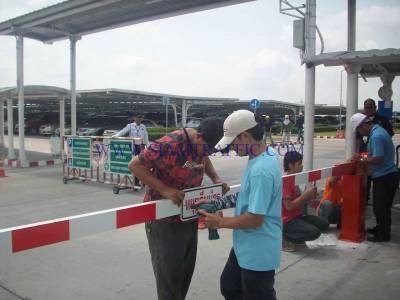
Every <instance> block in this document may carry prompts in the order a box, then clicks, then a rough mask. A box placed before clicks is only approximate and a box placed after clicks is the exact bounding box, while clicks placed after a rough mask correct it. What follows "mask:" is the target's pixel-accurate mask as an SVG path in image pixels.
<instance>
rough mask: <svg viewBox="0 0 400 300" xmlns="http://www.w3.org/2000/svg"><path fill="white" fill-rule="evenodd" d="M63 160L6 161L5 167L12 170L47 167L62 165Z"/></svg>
mask: <svg viewBox="0 0 400 300" xmlns="http://www.w3.org/2000/svg"><path fill="white" fill-rule="evenodd" d="M61 163H62V160H61V159H60V158H56V159H48V160H27V161H25V162H24V163H23V162H22V161H20V160H17V159H5V160H4V165H5V166H7V167H10V168H32V167H46V166H54V165H61Z"/></svg>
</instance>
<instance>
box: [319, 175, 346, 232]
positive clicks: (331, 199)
mask: <svg viewBox="0 0 400 300" xmlns="http://www.w3.org/2000/svg"><path fill="white" fill-rule="evenodd" d="M342 190H343V179H342V177H340V176H331V177H328V178H327V179H326V184H325V190H324V194H323V195H322V199H321V201H320V202H319V205H318V207H317V214H318V215H319V216H320V217H321V218H323V219H325V220H326V221H328V222H329V223H330V224H337V227H338V228H340V221H341V210H342V209H341V207H342V202H343V194H342Z"/></svg>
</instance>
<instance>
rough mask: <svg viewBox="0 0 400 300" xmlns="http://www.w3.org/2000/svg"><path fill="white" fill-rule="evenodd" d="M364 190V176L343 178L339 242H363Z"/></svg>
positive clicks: (346, 176)
mask: <svg viewBox="0 0 400 300" xmlns="http://www.w3.org/2000/svg"><path fill="white" fill-rule="evenodd" d="M365 190H366V177H365V175H344V176H343V203H342V227H341V232H340V235H339V239H340V240H343V241H349V242H356V243H361V242H362V241H364V240H365V236H366V232H365Z"/></svg>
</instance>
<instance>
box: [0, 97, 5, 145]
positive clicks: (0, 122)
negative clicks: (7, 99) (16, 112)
mask: <svg viewBox="0 0 400 300" xmlns="http://www.w3.org/2000/svg"><path fill="white" fill-rule="evenodd" d="M0 147H4V101H3V100H0Z"/></svg>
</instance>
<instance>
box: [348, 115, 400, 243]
mask: <svg viewBox="0 0 400 300" xmlns="http://www.w3.org/2000/svg"><path fill="white" fill-rule="evenodd" d="M351 126H352V128H353V130H354V131H357V132H358V133H359V134H360V135H361V136H367V137H368V145H367V149H368V158H367V159H361V158H360V157H359V156H358V155H356V156H355V157H354V159H355V160H357V161H358V162H359V163H360V164H363V165H366V166H367V167H368V168H369V170H370V171H371V177H372V182H373V187H372V194H373V209H374V214H375V218H376V226H375V227H374V228H371V229H368V230H367V232H368V233H370V234H372V236H371V237H369V238H368V240H369V241H371V242H388V241H390V231H391V207H392V204H393V198H394V195H395V193H396V190H397V187H398V185H399V175H398V169H397V167H396V165H395V164H394V145H393V142H392V138H391V136H390V135H389V134H388V132H387V131H386V130H385V129H384V128H382V127H381V126H379V125H378V124H374V123H373V120H372V119H370V118H368V117H367V116H366V115H364V114H361V113H356V114H354V115H353V116H352V117H351Z"/></svg>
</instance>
